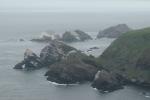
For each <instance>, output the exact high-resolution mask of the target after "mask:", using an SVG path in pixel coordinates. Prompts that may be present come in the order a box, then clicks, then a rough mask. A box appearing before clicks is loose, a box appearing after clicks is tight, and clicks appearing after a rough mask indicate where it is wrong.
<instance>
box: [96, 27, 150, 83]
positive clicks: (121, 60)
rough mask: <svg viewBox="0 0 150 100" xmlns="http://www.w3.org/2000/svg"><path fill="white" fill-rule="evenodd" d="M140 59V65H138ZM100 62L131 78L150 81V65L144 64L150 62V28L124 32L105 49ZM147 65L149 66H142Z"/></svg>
mask: <svg viewBox="0 0 150 100" xmlns="http://www.w3.org/2000/svg"><path fill="white" fill-rule="evenodd" d="M145 55H146V56H147V57H145ZM143 56H144V57H143ZM142 60H145V61H142ZM139 61H141V64H139V65H140V67H139V66H138V67H137V64H138V62H139ZM98 62H99V63H100V64H101V65H102V66H103V67H104V68H106V69H108V70H111V71H114V72H117V73H121V74H122V75H124V76H126V77H127V78H129V79H138V80H144V81H146V82H150V66H148V64H143V63H145V62H150V28H145V29H140V30H134V31H130V32H128V33H124V34H123V35H122V36H120V37H119V38H118V39H116V40H115V41H114V42H113V43H112V44H111V45H110V46H109V47H108V48H107V49H106V51H104V53H103V54H102V55H101V56H100V57H99V58H98ZM145 65H147V67H146V68H142V67H144V66H145Z"/></svg>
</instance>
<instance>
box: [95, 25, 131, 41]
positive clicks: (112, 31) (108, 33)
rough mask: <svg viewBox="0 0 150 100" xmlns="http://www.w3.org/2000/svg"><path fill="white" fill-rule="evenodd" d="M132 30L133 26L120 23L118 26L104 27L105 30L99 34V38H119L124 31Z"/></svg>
mask: <svg viewBox="0 0 150 100" xmlns="http://www.w3.org/2000/svg"><path fill="white" fill-rule="evenodd" d="M129 31H131V28H129V27H128V26H127V25H126V24H119V25H116V26H112V27H109V28H106V29H104V30H103V31H100V32H99V33H98V35H97V38H98V39H99V38H103V37H107V38H117V37H119V36H120V35H122V34H123V33H126V32H129Z"/></svg>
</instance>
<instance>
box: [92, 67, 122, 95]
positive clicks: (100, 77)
mask: <svg viewBox="0 0 150 100" xmlns="http://www.w3.org/2000/svg"><path fill="white" fill-rule="evenodd" d="M121 80H122V79H121V77H120V76H119V75H117V74H113V73H110V72H108V71H105V70H101V71H98V72H97V74H96V75H95V79H94V81H93V83H92V87H93V88H97V89H98V90H101V91H109V92H111V91H114V90H117V89H121V88H122V81H121Z"/></svg>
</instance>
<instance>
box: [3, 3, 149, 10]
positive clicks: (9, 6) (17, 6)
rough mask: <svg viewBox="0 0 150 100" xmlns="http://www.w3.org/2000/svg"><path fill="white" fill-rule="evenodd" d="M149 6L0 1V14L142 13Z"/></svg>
mask: <svg viewBox="0 0 150 100" xmlns="http://www.w3.org/2000/svg"><path fill="white" fill-rule="evenodd" d="M149 5H150V1H149V0H0V12H120V11H127V12H129V11H130V12H132V11H138V12H139V11H142V12H143V11H150V6H149Z"/></svg>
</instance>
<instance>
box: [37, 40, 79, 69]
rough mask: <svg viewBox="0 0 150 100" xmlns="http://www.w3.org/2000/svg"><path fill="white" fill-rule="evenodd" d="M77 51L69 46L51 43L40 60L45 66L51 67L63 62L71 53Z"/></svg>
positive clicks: (41, 54)
mask: <svg viewBox="0 0 150 100" xmlns="http://www.w3.org/2000/svg"><path fill="white" fill-rule="evenodd" d="M72 51H77V50H76V49H75V48H73V47H71V46H68V45H66V44H64V43H62V42H59V41H50V42H49V45H48V46H46V47H45V48H43V49H42V51H41V53H40V60H41V62H42V63H43V64H44V65H46V66H47V65H48V66H49V65H51V64H53V63H55V62H58V61H60V60H62V59H63V58H64V57H65V56H66V55H67V54H68V53H69V52H72Z"/></svg>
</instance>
